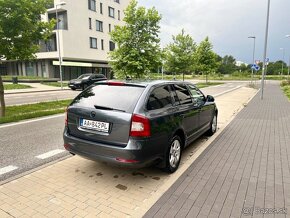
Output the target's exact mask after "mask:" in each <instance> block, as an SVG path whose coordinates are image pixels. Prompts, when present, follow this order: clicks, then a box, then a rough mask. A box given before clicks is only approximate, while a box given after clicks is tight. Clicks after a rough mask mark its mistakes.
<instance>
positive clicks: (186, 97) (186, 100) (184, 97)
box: [173, 84, 192, 104]
mask: <svg viewBox="0 0 290 218" xmlns="http://www.w3.org/2000/svg"><path fill="white" fill-rule="evenodd" d="M173 87H174V89H175V92H176V95H177V97H178V99H179V102H180V104H190V103H192V101H191V96H190V94H189V91H188V89H187V88H186V86H185V85H183V84H175V85H173Z"/></svg>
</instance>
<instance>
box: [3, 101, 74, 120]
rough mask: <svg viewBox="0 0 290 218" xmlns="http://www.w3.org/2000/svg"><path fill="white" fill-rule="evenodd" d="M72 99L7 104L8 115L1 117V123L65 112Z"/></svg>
mask: <svg viewBox="0 0 290 218" xmlns="http://www.w3.org/2000/svg"><path fill="white" fill-rule="evenodd" d="M71 101H72V100H60V101H50V102H41V103H36V104H25V105H17V106H7V107H6V116H5V117H0V124H2V123H10V122H17V121H21V120H25V119H30V118H36V117H43V116H47V115H53V114H59V113H64V111H65V108H66V107H67V106H68V105H69V104H70V103H71Z"/></svg>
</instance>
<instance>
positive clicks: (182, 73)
mask: <svg viewBox="0 0 290 218" xmlns="http://www.w3.org/2000/svg"><path fill="white" fill-rule="evenodd" d="M182 81H184V73H182Z"/></svg>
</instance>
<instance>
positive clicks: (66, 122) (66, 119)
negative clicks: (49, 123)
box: [64, 108, 68, 127]
mask: <svg viewBox="0 0 290 218" xmlns="http://www.w3.org/2000/svg"><path fill="white" fill-rule="evenodd" d="M64 125H65V126H66V127H67V126H68V116H67V108H66V109H65V114H64Z"/></svg>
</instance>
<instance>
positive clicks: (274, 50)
mask: <svg viewBox="0 0 290 218" xmlns="http://www.w3.org/2000/svg"><path fill="white" fill-rule="evenodd" d="M138 2H139V5H141V6H145V7H147V8H149V7H153V6H154V7H155V8H156V9H157V10H158V11H159V12H160V14H161V15H162V21H161V33H160V38H161V45H162V47H164V46H165V45H166V44H168V43H170V42H171V41H172V35H176V34H178V33H180V32H181V30H182V28H184V29H185V31H186V33H188V34H190V35H191V36H192V38H193V39H194V41H195V42H197V43H199V42H200V41H202V40H203V39H204V38H205V37H206V36H208V37H209V39H210V41H211V42H212V44H213V49H214V51H215V52H216V53H218V54H219V55H221V56H225V55H233V56H234V57H235V58H236V60H238V61H243V62H245V63H251V62H252V56H253V43H254V42H253V41H254V40H253V39H248V36H256V55H255V59H256V60H262V59H263V52H264V43H265V28H266V14H267V4H268V0H179V1H177V0H139V1H138ZM287 34H290V0H272V1H271V4H270V21H269V38H268V53H267V54H268V55H267V57H268V58H269V59H270V61H276V60H282V59H283V50H281V48H284V52H285V56H284V60H285V62H289V59H290V57H289V56H290V38H286V37H285V35H287Z"/></svg>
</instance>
